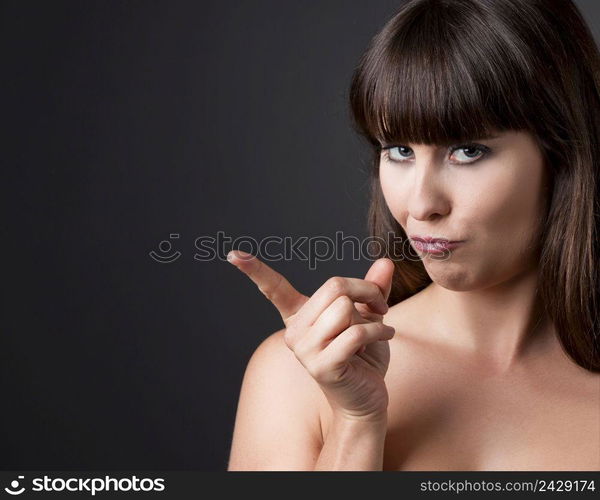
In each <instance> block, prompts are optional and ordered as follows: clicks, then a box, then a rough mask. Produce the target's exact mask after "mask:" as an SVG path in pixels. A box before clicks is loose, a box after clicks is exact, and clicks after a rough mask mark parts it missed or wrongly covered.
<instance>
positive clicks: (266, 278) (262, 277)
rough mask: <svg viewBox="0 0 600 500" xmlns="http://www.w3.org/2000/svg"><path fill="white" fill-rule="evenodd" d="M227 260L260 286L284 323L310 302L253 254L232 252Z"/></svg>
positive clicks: (238, 251)
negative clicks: (305, 303)
mask: <svg viewBox="0 0 600 500" xmlns="http://www.w3.org/2000/svg"><path fill="white" fill-rule="evenodd" d="M227 260H228V261H229V262H231V263H232V264H233V265H234V266H236V267H237V268H238V269H239V270H240V271H242V272H243V273H244V274H246V276H248V277H249V278H250V279H251V280H252V281H253V282H254V283H255V284H256V285H257V286H258V289H259V290H260V291H261V292H262V293H263V294H264V295H265V296H266V297H267V298H268V299H269V300H270V301H271V302H272V303H273V305H274V306H275V307H276V308H277V310H278V311H279V314H281V317H282V318H283V320H284V322H285V321H286V320H287V319H288V318H289V317H290V316H292V315H293V314H294V313H296V311H298V309H300V307H301V306H302V304H304V302H306V300H308V297H306V296H304V295H302V294H301V293H300V292H299V291H298V290H296V289H295V288H294V287H293V286H292V285H291V284H290V282H289V281H288V280H287V279H285V277H284V276H283V275H282V274H281V273H278V272H277V271H275V270H274V269H272V268H271V267H269V266H268V265H267V264H265V263H264V262H262V261H261V260H260V259H258V258H257V257H255V256H254V255H252V254H249V253H247V252H243V251H241V250H232V251H231V252H229V254H227Z"/></svg>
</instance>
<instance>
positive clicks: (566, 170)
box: [350, 0, 600, 372]
mask: <svg viewBox="0 0 600 500" xmlns="http://www.w3.org/2000/svg"><path fill="white" fill-rule="evenodd" d="M599 90H600V54H599V52H598V48H597V46H596V44H595V42H594V39H593V37H592V35H591V33H590V31H589V28H588V26H587V25H586V23H585V21H584V20H583V18H582V16H581V14H580V12H579V11H578V9H577V7H576V6H575V5H574V4H573V2H572V1H570V0H500V1H498V0H410V1H408V2H405V3H404V4H403V5H402V7H401V9H400V10H399V11H398V12H397V13H396V14H395V15H394V17H392V19H390V20H389V21H388V22H387V23H386V24H385V26H384V27H383V29H382V30H381V31H380V32H379V33H378V34H377V35H376V36H375V37H374V38H373V39H372V41H371V43H370V45H369V47H368V48H367V50H366V52H365V53H364V54H363V56H362V58H361V60H360V63H359V65H358V67H357V68H356V70H355V72H354V75H353V78H352V85H351V88H350V107H351V112H352V118H353V125H354V127H355V129H356V130H357V132H358V133H360V134H361V135H362V136H364V137H365V138H366V139H367V141H368V142H369V143H370V145H371V146H372V152H373V158H372V168H371V170H370V172H371V174H370V177H371V204H370V208H369V229H370V232H371V236H376V237H378V238H383V239H384V240H385V241H387V242H388V245H387V246H385V245H384V247H382V248H381V252H380V254H379V255H378V257H384V256H388V257H389V256H390V255H392V254H393V255H397V252H396V251H394V252H393V253H392V252H391V250H393V249H392V248H391V247H390V245H393V244H394V243H390V241H391V240H390V239H389V237H388V236H389V234H390V233H391V234H394V235H396V237H398V236H399V237H400V239H401V240H405V239H406V234H405V233H404V230H403V229H402V227H401V226H400V224H398V222H397V221H396V220H395V219H394V217H393V216H392V214H391V213H390V211H389V209H388V207H387V204H386V202H385V200H384V198H383V194H382V192H381V186H380V183H379V157H380V152H381V145H382V143H384V144H408V143H417V144H451V143H459V142H463V141H469V140H473V139H474V138H485V137H488V136H489V135H491V133H492V132H493V131H505V130H525V131H528V132H530V133H531V134H532V136H533V137H534V138H535V140H536V141H537V143H538V145H539V147H540V150H541V152H542V154H543V156H544V160H545V163H546V165H547V167H546V168H547V169H548V173H549V176H550V177H549V178H550V195H549V206H548V211H547V213H546V217H545V220H544V224H543V230H542V239H541V247H540V255H539V257H540V261H539V265H540V268H539V277H540V282H539V286H538V293H539V296H540V298H541V302H542V303H543V305H544V307H545V310H546V312H547V314H548V315H549V317H550V318H551V320H552V322H553V324H554V326H555V327H556V331H557V333H558V336H559V339H560V342H561V345H562V347H563V349H564V350H565V352H566V353H567V354H568V355H569V356H570V357H571V358H572V359H573V360H574V361H575V362H576V363H577V364H579V365H580V366H582V367H584V368H586V369H587V370H590V371H593V372H598V371H600V353H599V351H600V348H599V347H600V336H599V330H600V325H599V324H598V313H599V310H598V307H599V295H600V293H599V292H600V291H599V285H600V273H599V266H598V262H599V259H600V234H599V233H600V231H599V228H600V226H599V224H600V175H599V171H598V169H599V163H598V162H599V161H600V157H599V155H600V144H599V138H600V92H599ZM396 240H397V239H395V240H394V241H396ZM394 262H395V266H396V270H395V273H394V279H393V283H392V291H391V293H390V299H389V304H390V305H393V304H395V303H397V302H399V301H402V300H404V299H405V298H407V297H409V296H411V295H413V294H415V293H416V292H418V291H419V290H421V289H423V288H424V287H426V286H427V285H428V284H429V283H431V278H430V277H429V275H428V274H427V272H426V270H425V268H424V266H423V263H422V262H421V261H420V260H416V261H415V260H410V259H407V260H394Z"/></svg>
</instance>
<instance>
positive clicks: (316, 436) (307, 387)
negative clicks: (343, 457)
mask: <svg viewBox="0 0 600 500" xmlns="http://www.w3.org/2000/svg"><path fill="white" fill-rule="evenodd" d="M283 333H284V330H280V331H278V332H275V333H273V334H272V335H270V336H269V337H267V338H266V339H265V340H264V341H263V342H262V343H261V344H260V345H259V346H258V348H257V349H256V351H255V352H254V353H253V355H252V357H251V358H250V361H249V362H248V366H247V368H246V372H245V374H244V379H243V381H242V387H241V391H240V397H239V401H238V406H237V414H236V419H235V427H234V430H233V440H232V446H231V452H230V457H229V464H228V468H227V470H229V471H242V470H253V471H259V470H280V471H293V470H312V469H313V467H314V464H315V461H316V460H317V458H318V456H319V451H320V449H321V446H322V444H323V443H322V438H321V430H320V421H319V412H318V403H319V400H318V396H319V394H318V392H317V391H319V387H318V385H317V384H316V382H315V381H314V380H313V379H312V378H311V377H310V375H309V374H308V373H307V372H306V370H305V369H304V367H303V366H302V365H301V364H300V362H299V361H298V360H297V359H296V357H295V356H294V353H293V352H292V351H290V349H289V348H288V347H287V346H286V344H285V342H284V340H283Z"/></svg>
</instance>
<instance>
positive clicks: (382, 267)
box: [356, 258, 395, 321]
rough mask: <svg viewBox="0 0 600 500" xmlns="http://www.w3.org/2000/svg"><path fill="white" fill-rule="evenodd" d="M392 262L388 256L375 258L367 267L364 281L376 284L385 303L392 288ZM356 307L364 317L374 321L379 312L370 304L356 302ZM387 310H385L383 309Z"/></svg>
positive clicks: (393, 267)
mask: <svg viewBox="0 0 600 500" xmlns="http://www.w3.org/2000/svg"><path fill="white" fill-rule="evenodd" d="M394 270H395V266H394V262H393V261H392V260H390V259H388V258H382V259H377V260H376V261H375V262H374V263H373V264H372V265H371V267H370V268H369V271H368V272H367V274H366V276H365V281H369V282H371V283H374V284H376V285H377V286H378V287H379V289H380V290H381V294H382V296H383V297H384V299H385V301H386V305H387V301H388V299H389V296H390V291H391V289H392V278H393V277H394ZM356 309H357V310H358V312H359V313H360V314H361V315H362V316H363V317H365V318H367V319H371V320H373V321H376V320H377V319H378V318H377V317H376V316H377V315H379V314H380V313H379V312H378V311H377V310H375V309H374V308H373V307H371V304H360V303H359V304H356ZM385 312H387V311H385ZM384 314H385V313H384Z"/></svg>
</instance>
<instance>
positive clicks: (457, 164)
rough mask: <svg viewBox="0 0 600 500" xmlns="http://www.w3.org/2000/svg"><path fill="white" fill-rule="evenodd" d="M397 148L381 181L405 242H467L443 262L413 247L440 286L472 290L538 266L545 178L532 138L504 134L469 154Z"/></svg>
mask: <svg viewBox="0 0 600 500" xmlns="http://www.w3.org/2000/svg"><path fill="white" fill-rule="evenodd" d="M392 146H393V147H391V148H390V149H383V150H382V153H381V158H380V182H381V188H382V190H383V195H384V197H385V200H386V202H387V205H388V207H389V209H390V211H391V213H392V215H393V216H394V218H395V219H396V220H397V221H398V223H399V224H400V225H401V226H402V227H403V228H404V230H405V232H406V234H407V236H408V237H409V238H411V236H421V237H423V236H432V237H436V238H445V239H447V240H450V241H458V240H461V241H462V243H459V244H458V245H457V246H456V248H454V249H451V250H449V251H445V252H444V254H443V256H442V257H439V254H438V255H437V256H436V255H435V254H431V253H427V252H425V251H423V250H422V249H420V248H419V247H418V243H417V244H415V241H413V240H412V239H411V240H410V245H411V246H412V247H413V249H414V251H415V252H417V254H418V255H419V256H420V257H421V259H422V260H423V264H424V266H425V268H426V270H427V272H428V274H429V276H430V277H431V279H432V280H433V281H434V282H436V283H438V284H440V285H441V286H443V287H444V288H448V289H451V290H459V291H464V290H474V289H478V288H484V287H488V286H492V285H494V284H498V283H500V282H503V281H505V280H508V279H510V278H511V277H513V276H515V275H517V274H518V273H521V272H523V271H526V270H530V269H531V268H532V266H535V265H536V262H537V257H536V255H537V249H538V248H539V247H538V246H537V245H538V243H539V233H540V231H541V229H542V226H541V224H542V223H543V217H544V214H545V207H546V201H547V198H546V196H547V194H546V193H547V191H546V187H547V172H546V168H545V165H544V161H543V157H542V153H541V151H540V150H539V148H538V146H537V144H536V143H535V141H534V138H533V136H532V135H531V134H530V133H528V132H524V131H508V132H501V133H497V134H496V136H495V138H492V139H486V140H477V139H473V141H470V142H469V145H468V147H465V144H455V145H452V146H450V147H449V148H446V147H443V146H435V145H434V146H429V145H423V144H398V145H396V144H395V145H392ZM457 146H459V147H458V148H457ZM460 146H463V147H462V148H461V147H460ZM478 147H479V148H481V149H477V148H478ZM455 148H457V149H455ZM486 148H489V150H486ZM486 151H487V152H486Z"/></svg>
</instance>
